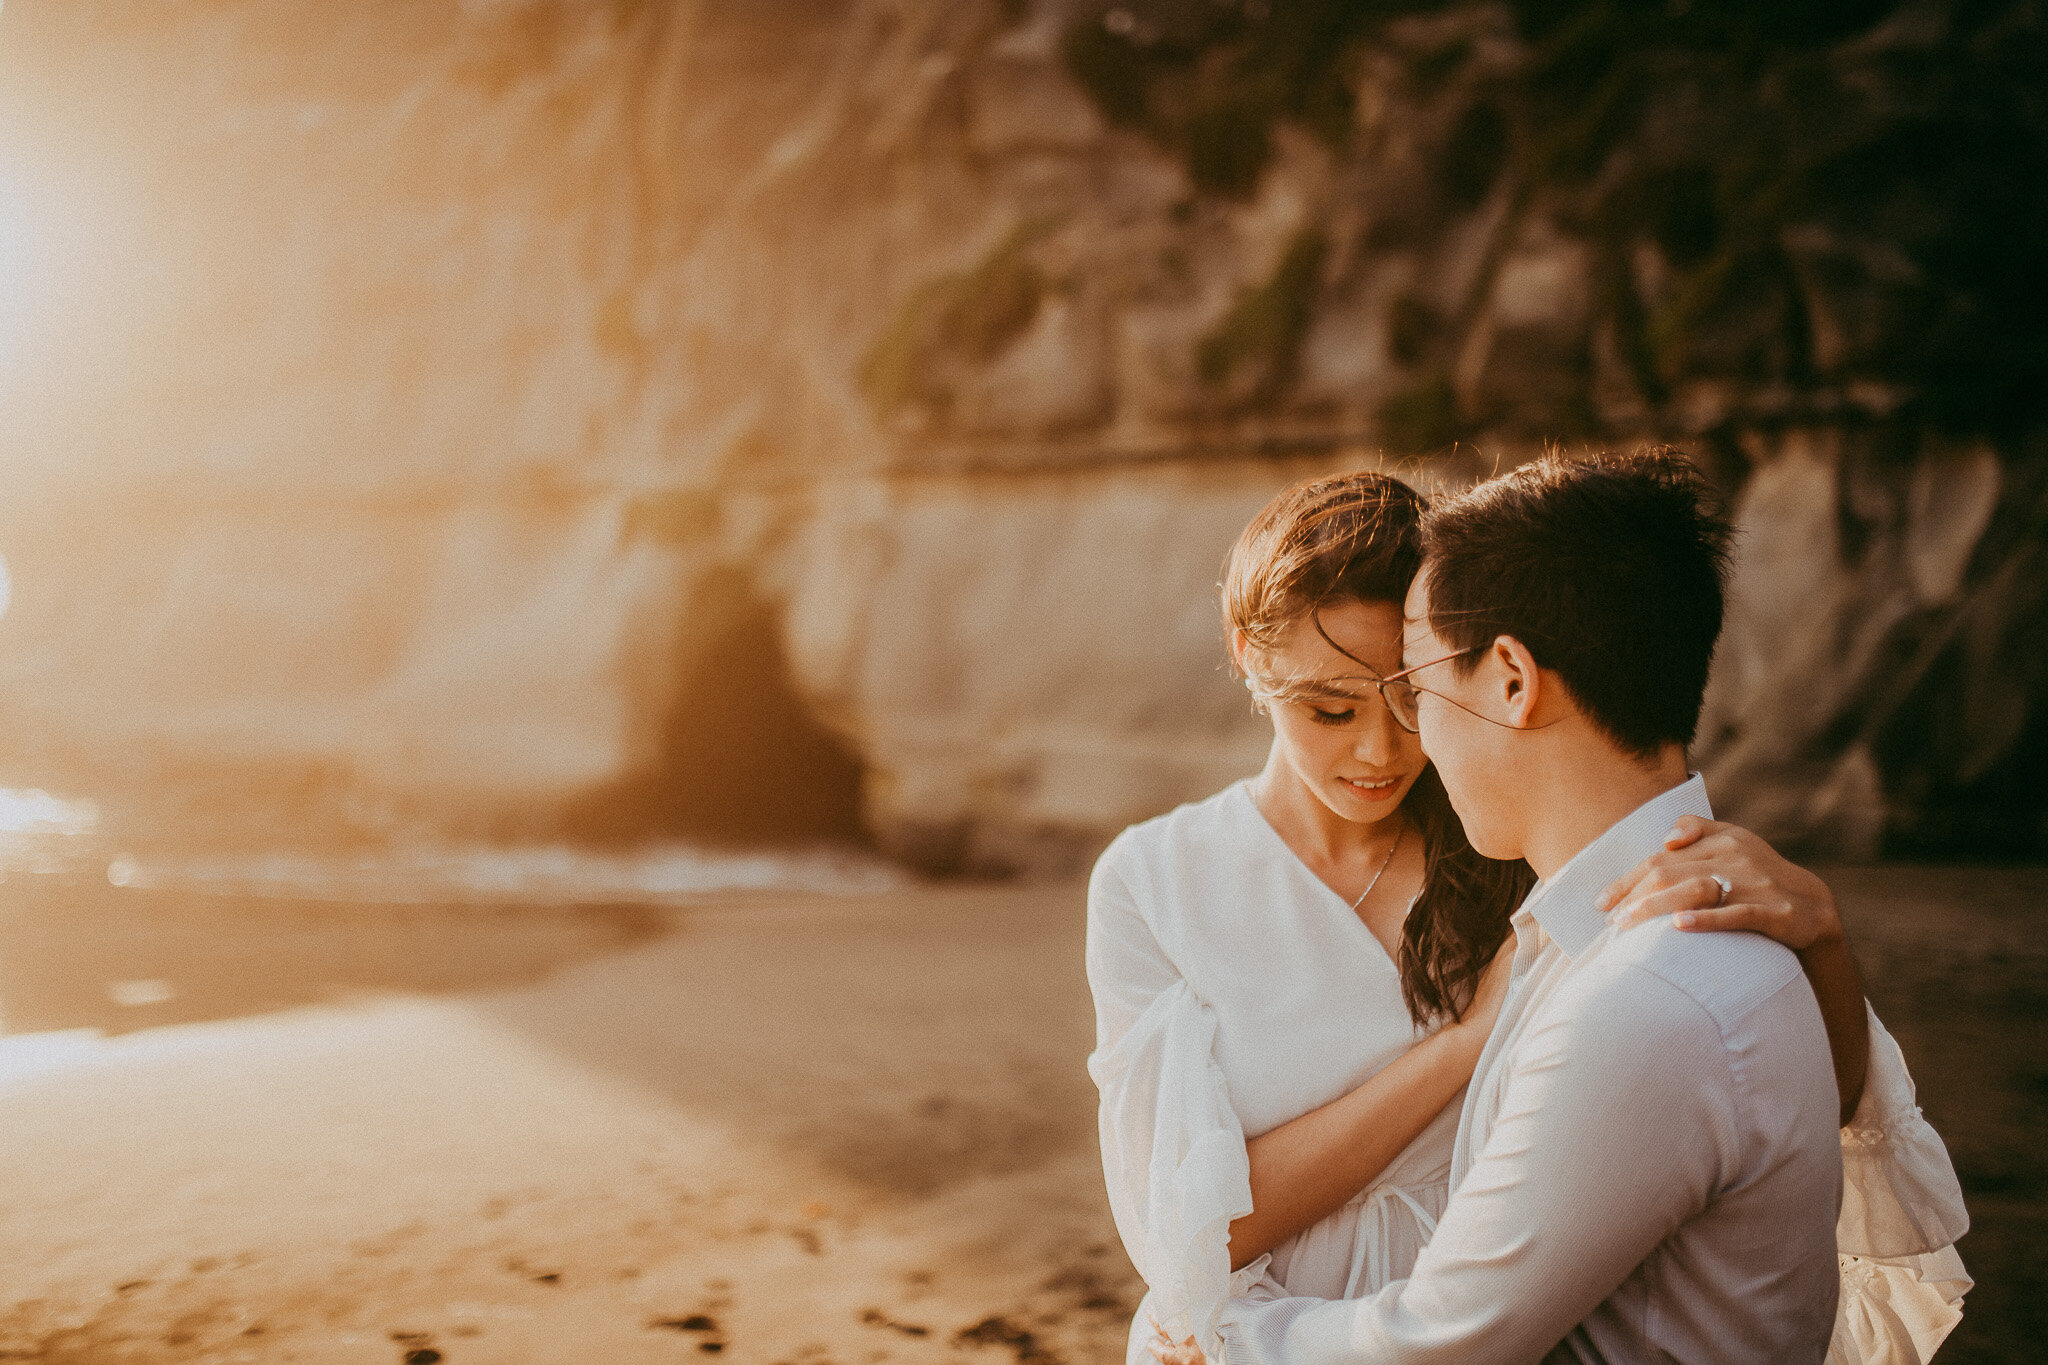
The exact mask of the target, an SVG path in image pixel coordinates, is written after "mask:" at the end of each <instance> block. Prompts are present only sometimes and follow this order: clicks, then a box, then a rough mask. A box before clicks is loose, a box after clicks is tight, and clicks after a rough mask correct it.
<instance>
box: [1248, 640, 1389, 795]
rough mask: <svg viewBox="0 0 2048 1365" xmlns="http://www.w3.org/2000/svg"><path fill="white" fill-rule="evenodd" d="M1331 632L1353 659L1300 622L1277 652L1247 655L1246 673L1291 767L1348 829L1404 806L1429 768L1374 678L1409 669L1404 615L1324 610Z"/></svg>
mask: <svg viewBox="0 0 2048 1365" xmlns="http://www.w3.org/2000/svg"><path fill="white" fill-rule="evenodd" d="M1321 621H1322V627H1323V631H1324V633H1326V634H1328V635H1329V637H1330V640H1334V641H1335V642H1336V643H1337V644H1339V645H1341V646H1343V648H1344V650H1345V651H1348V652H1349V653H1350V654H1351V655H1353V656H1354V657H1353V658H1346V657H1344V654H1343V653H1340V652H1339V651H1338V650H1335V649H1332V648H1331V647H1330V644H1329V642H1328V641H1325V640H1324V639H1323V637H1322V635H1320V634H1318V633H1317V632H1316V627H1315V623H1314V622H1313V621H1308V620H1301V621H1296V622H1295V623H1294V624H1292V625H1291V626H1289V627H1288V628H1287V630H1286V632H1285V633H1284V634H1283V635H1282V636H1281V637H1280V645H1279V647H1278V648H1277V649H1273V650H1270V651H1258V650H1242V649H1241V650H1240V653H1239V658H1238V664H1239V667H1240V669H1242V670H1243V671H1244V672H1245V673H1246V674H1247V675H1248V676H1249V677H1250V678H1251V679H1252V680H1253V682H1254V684H1255V685H1256V686H1257V687H1258V688H1260V689H1261V690H1265V689H1271V688H1276V687H1277V688H1281V689H1283V690H1284V694H1285V695H1284V696H1283V697H1273V698H1271V699H1270V700H1269V701H1268V710H1269V711H1270V713H1271V715H1272V717H1273V734H1274V737H1275V739H1276V740H1277V741H1278V747H1279V752H1280V755H1281V758H1282V760H1283V762H1284V763H1285V764H1286V766H1287V768H1288V769H1289V770H1290V771H1291V772H1292V773H1293V774H1294V776H1295V777H1296V778H1298V779H1299V780H1300V781H1301V783H1302V784H1303V785H1304V786H1305V787H1307V788H1308V790H1309V791H1310V792H1312V793H1314V795H1315V796H1316V799H1318V800H1319V801H1321V802H1322V803H1323V804H1324V805H1325V806H1328V807H1329V808H1330V810H1331V811H1333V812H1335V813H1336V814H1337V815H1339V816H1341V817H1343V818H1344V819H1346V820H1355V821H1359V822H1361V823H1368V824H1369V823H1371V822H1373V821H1376V820H1384V819H1385V818H1386V817H1387V816H1389V815H1391V814H1393V813H1394V811H1395V810H1397V809H1399V807H1400V805H1401V799H1402V798H1403V797H1405V796H1406V795H1407V794H1408V789H1409V788H1410V787H1411V786H1413V785H1414V784H1415V779H1416V778H1417V777H1419V776H1420V775H1421V773H1422V769H1423V765H1424V763H1425V762H1426V761H1427V760H1425V759H1424V758H1423V756H1422V743H1421V741H1420V740H1418V739H1417V738H1416V737H1415V736H1414V735H1411V734H1409V733H1408V732H1407V731H1406V730H1403V729H1402V728H1401V727H1400V726H1399V725H1397V724H1395V723H1394V718H1393V717H1392V716H1391V715H1389V714H1388V713H1387V708H1386V705H1385V704H1384V703H1383V702H1381V700H1380V695H1379V692H1378V690H1377V689H1376V688H1374V687H1372V686H1370V685H1369V684H1367V683H1366V681H1365V680H1366V678H1367V677H1368V676H1369V675H1368V673H1367V671H1366V668H1364V667H1361V666H1360V664H1359V662H1358V660H1363V661H1364V662H1365V664H1366V665H1368V666H1369V667H1370V669H1371V673H1372V674H1373V675H1377V676H1379V677H1385V676H1386V675H1388V674H1390V673H1397V672H1399V671H1400V669H1401V608H1400V607H1399V605H1397V604H1395V603H1392V602H1356V601H1353V602H1343V603H1339V604H1336V605H1333V606H1328V607H1324V608H1323V609H1322V612H1321Z"/></svg>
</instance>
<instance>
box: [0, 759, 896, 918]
mask: <svg viewBox="0 0 2048 1365" xmlns="http://www.w3.org/2000/svg"><path fill="white" fill-rule="evenodd" d="M100 870H103V871H104V873H105V877H106V881H107V883H108V885H110V886H115V887H121V888H125V889H132V890H137V891H171V892H194V893H205V894H215V895H224V896H251V897H263V898H268V899H278V900H310V901H330V902H356V903H363V904H373V905H407V904H419V905H426V904H498V905H508V904H509V905H544V904H557V905H593V904H616V903H619V902H627V901H631V902H642V903H650V904H667V903H681V902H687V901H689V900H692V899H694V898H697V897H701V896H705V895H709V894H715V893H719V892H730V891H797V892H806V893H812V894H818V895H871V894H876V893H880V892H887V891H891V890H897V889H901V888H903V887H906V886H908V885H910V884H911V883H912V879H911V878H910V877H909V875H908V874H906V873H905V872H903V871H902V870H901V869H900V868H897V867H895V866H894V865H893V864H891V863H889V862H887V861H885V860H884V859H882V858H879V857H877V856H875V855H874V854H872V853H869V852H866V851H865V850H862V849H858V848H852V847H841V846H823V847H812V848H801V847H800V848H790V849H774V850H733V849H714V848H704V847H698V846H695V845H691V844H686V843H679V842H665V843H656V844H648V845H642V846H639V847H634V848H626V849H593V848H584V847H577V846H574V845H570V844H561V843H544V844H528V845H511V846H507V845H491V844H481V843H475V844H462V843H442V842H431V841H424V840H415V841H394V842H393V843H391V844H389V845H387V846H385V847H383V848H380V849H376V850H374V851H370V852H350V853H320V852H305V851H292V850H276V851H270V852H254V853H248V852H243V853H234V854H206V855H194V856H189V857H180V856H177V855H167V854H162V853H152V854H147V855H140V854H136V853H131V852H127V851H124V850H122V849H119V848H116V847H111V846H109V845H108V843H107V842H106V841H105V839H104V838H103V837H102V836H101V832H100V828H99V810H98V808H97V807H96V806H95V805H94V804H93V802H92V801H90V800H85V799H77V798H66V797H62V796H56V795H52V794H51V793H49V792H45V791H41V790H38V789H34V788H0V879H4V878H6V877H10V876H16V875H20V874H53V873H70V874H74V875H76V874H80V873H85V874H88V875H94V874H96V873H97V872H98V871H100Z"/></svg>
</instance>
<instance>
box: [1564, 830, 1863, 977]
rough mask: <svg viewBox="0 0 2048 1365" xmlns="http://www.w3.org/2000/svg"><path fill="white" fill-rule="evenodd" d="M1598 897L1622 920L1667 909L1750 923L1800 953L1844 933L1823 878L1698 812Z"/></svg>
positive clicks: (1726, 924) (1709, 921)
mask: <svg viewBox="0 0 2048 1365" xmlns="http://www.w3.org/2000/svg"><path fill="white" fill-rule="evenodd" d="M1716 877H1718V878H1720V879H1721V881H1716V880H1715V878H1716ZM1722 882H1725V883H1726V893H1725V895H1724V894H1723V888H1722ZM1597 903H1598V905H1599V907H1600V909H1602V910H1604V911H1606V912H1607V913H1609V914H1611V915H1613V916H1615V917H1616V918H1617V919H1619V921H1620V923H1621V925H1622V927H1623V928H1627V927H1629V926H1630V925H1635V924H1641V923H1642V922H1643V921H1645V920H1649V919H1655V918H1656V917H1657V916H1659V915H1671V916H1673V917H1674V920H1675V922H1676V924H1677V926H1678V927H1679V928H1680V929H1685V930H1690V931H1692V932H1695V933H1704V932H1707V931H1710V930H1726V929H1747V930H1749V931H1751V932H1752V933H1758V934H1762V935H1763V936H1764V937H1766V938H1770V939H1775V940H1777V941H1778V942H1779V943H1782V944H1784V945H1785V946H1786V947H1787V948H1790V949H1792V950H1793V951H1794V952H1799V953H1803V952H1805V951H1806V950H1807V949H1809V948H1811V947H1813V946H1814V945H1815V944H1818V943H1825V942H1830V941H1840V940H1841V939H1842V937H1843V935H1842V917H1841V913H1840V911H1839V910H1838V909H1837V907H1836V905H1835V897H1834V893H1833V892H1831V891H1829V890H1828V886H1827V883H1826V882H1824V881H1822V880H1821V879H1820V878H1819V877H1816V876H1815V875H1814V874H1813V873H1811V872H1808V871H1807V870H1806V869H1805V868H1803V867H1800V866H1799V865H1798V864H1796V863H1792V862H1789V861H1787V860H1786V859H1785V858H1783V857H1781V856H1780V855H1779V853H1778V851H1777V850H1776V849H1774V848H1772V847H1771V846H1770V845H1769V844H1767V843H1765V842H1764V841H1763V840H1762V839H1760V838H1758V837H1757V836H1756V835H1754V834H1752V833H1750V832H1749V831H1748V830H1746V829H1743V828H1742V827H1741V826H1740V825H1731V824H1727V823H1725V822H1723V821H1718V820H1702V819H1700V818H1699V817H1698V816H1696V815H1682V816H1680V817H1679V818H1678V824H1677V827H1676V828H1674V829H1673V830H1672V831H1671V833H1670V834H1668V835H1666V836H1665V839H1664V850H1663V852H1661V853H1653V854H1651V855H1650V856H1649V857H1647V858H1645V859H1643V861H1642V862H1640V863H1638V864H1636V867H1635V870H1634V871H1632V872H1630V873H1629V874H1628V875H1627V876H1625V877H1623V878H1622V879H1621V880H1619V881H1617V882H1615V883H1614V884H1613V885H1612V886H1610V887H1608V888H1607V890H1606V892H1605V893H1603V894H1602V895H1601V897H1600V899H1599V901H1598V902H1597Z"/></svg>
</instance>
